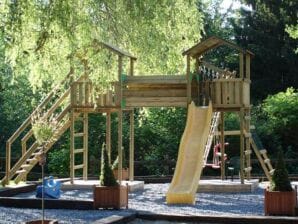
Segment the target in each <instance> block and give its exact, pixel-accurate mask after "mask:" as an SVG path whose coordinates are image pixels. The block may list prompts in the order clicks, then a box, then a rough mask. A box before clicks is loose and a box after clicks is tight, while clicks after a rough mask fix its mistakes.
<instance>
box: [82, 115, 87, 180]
mask: <svg viewBox="0 0 298 224" xmlns="http://www.w3.org/2000/svg"><path fill="white" fill-rule="evenodd" d="M83 117H84V124H83V126H84V127H83V132H84V136H83V148H84V153H83V165H84V168H83V180H88V114H87V113H84V114H83Z"/></svg>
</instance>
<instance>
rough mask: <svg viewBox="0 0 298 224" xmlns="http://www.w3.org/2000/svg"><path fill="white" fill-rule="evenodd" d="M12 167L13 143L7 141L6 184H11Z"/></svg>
mask: <svg viewBox="0 0 298 224" xmlns="http://www.w3.org/2000/svg"><path fill="white" fill-rule="evenodd" d="M10 167H11V143H10V142H9V141H7V142H6V180H5V185H9V180H10Z"/></svg>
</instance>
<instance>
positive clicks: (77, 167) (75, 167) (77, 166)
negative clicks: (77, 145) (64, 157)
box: [73, 164, 84, 170]
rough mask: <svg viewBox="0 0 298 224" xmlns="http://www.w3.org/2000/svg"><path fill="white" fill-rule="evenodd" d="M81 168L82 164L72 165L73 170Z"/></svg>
mask: <svg viewBox="0 0 298 224" xmlns="http://www.w3.org/2000/svg"><path fill="white" fill-rule="evenodd" d="M83 168H84V164H80V165H75V166H74V167H73V169H74V170H78V169H83Z"/></svg>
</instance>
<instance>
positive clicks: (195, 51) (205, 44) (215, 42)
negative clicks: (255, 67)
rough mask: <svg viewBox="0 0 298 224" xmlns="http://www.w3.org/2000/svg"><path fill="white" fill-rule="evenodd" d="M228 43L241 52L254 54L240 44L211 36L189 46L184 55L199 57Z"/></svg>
mask: <svg viewBox="0 0 298 224" xmlns="http://www.w3.org/2000/svg"><path fill="white" fill-rule="evenodd" d="M222 45H226V46H228V47H230V48H233V49H235V50H237V51H239V52H241V53H244V54H245V53H248V54H250V55H254V54H253V53H252V52H251V51H248V50H245V49H243V48H241V47H239V46H238V45H236V44H234V43H233V42H230V41H226V40H224V39H221V38H219V37H216V36H212V37H209V38H208V39H206V40H204V41H202V42H200V43H198V44H196V45H194V46H193V47H191V48H189V49H188V50H186V51H184V52H183V53H182V54H183V55H189V56H191V57H198V56H200V55H202V54H204V53H206V52H207V51H209V50H211V49H214V48H217V47H219V46H222Z"/></svg>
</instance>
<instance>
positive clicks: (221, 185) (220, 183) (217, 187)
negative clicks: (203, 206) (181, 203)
mask: <svg viewBox="0 0 298 224" xmlns="http://www.w3.org/2000/svg"><path fill="white" fill-rule="evenodd" d="M258 186H259V181H258V180H250V181H245V182H244V184H241V183H240V180H238V179H236V180H234V181H231V180H218V179H217V180H216V179H213V180H200V182H199V186H198V190H197V192H216V193H220V192H222V193H238V192H253V191H254V190H256V189H257V187H258Z"/></svg>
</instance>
